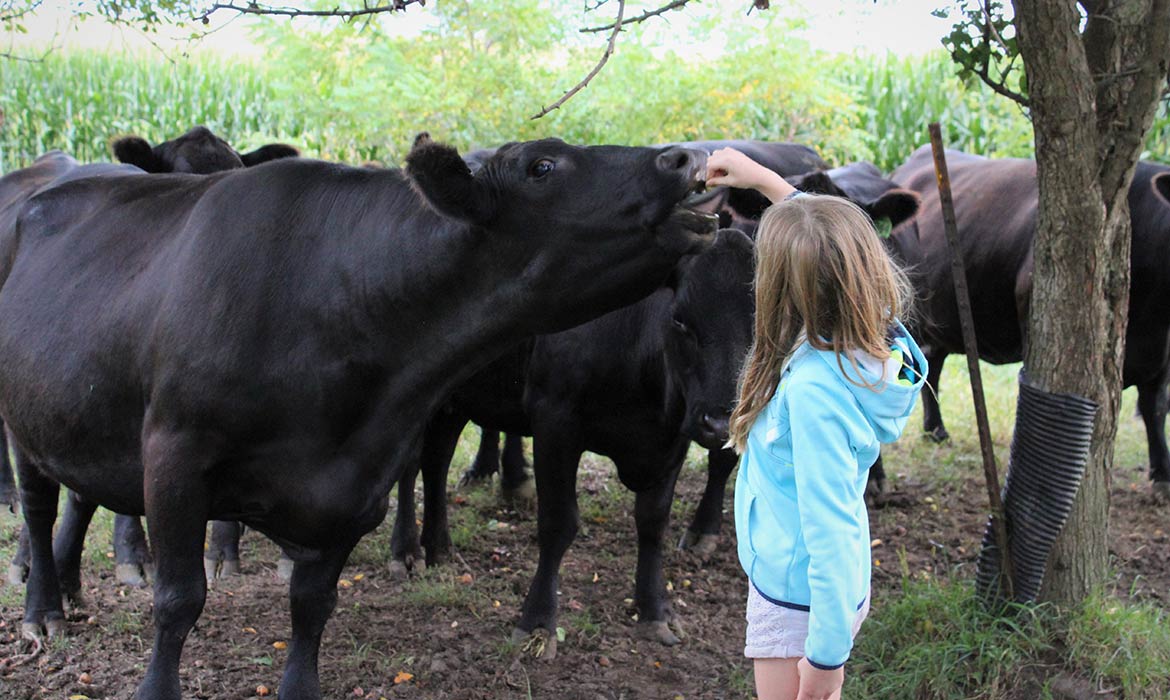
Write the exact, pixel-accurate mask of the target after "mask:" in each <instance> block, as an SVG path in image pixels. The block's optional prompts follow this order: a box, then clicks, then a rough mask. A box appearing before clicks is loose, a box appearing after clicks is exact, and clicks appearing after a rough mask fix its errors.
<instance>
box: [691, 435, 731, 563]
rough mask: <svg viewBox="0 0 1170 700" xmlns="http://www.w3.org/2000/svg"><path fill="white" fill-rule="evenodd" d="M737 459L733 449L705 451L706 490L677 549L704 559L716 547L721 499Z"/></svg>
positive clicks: (713, 551) (721, 515) (720, 522)
mask: <svg viewBox="0 0 1170 700" xmlns="http://www.w3.org/2000/svg"><path fill="white" fill-rule="evenodd" d="M738 461H739V456H738V455H737V454H735V451H734V450H727V449H723V450H708V451H707V487H706V488H705V489H704V490H703V497H702V499H700V500H699V507H698V508H696V509H695V517H694V519H693V520H691V526H690V527H689V528H687V530H686V532H684V533H683V538H682V541H680V542H679V545H678V546H679V549H689V550H691V551H693V552H696V553H697V554H699V556H701V557H703V558H706V557H709V556H711V555H712V554H714V553H715V550H716V549H717V548H718V547H719V529H720V527H721V526H722V524H723V499H724V497H725V496H726V493H727V480H728V479H729V478H731V472H732V471H733V470H734V469H735V465H736V463H737V462H738Z"/></svg>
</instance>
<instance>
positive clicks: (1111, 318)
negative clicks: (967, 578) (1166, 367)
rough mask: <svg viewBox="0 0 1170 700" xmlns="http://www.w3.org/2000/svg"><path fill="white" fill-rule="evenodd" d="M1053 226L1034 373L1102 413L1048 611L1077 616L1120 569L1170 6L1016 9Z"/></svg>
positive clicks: (1037, 300) (1135, 0)
mask: <svg viewBox="0 0 1170 700" xmlns="http://www.w3.org/2000/svg"><path fill="white" fill-rule="evenodd" d="M1012 4H1013V6H1014V7H1015V26H1016V31H1017V35H1018V38H1019V47H1020V53H1021V55H1022V57H1023V59H1024V66H1025V72H1026V76H1027V86H1028V92H1029V102H1030V107H1031V110H1032V125H1033V128H1034V132H1035V143H1036V166H1037V175H1038V179H1039V187H1040V212H1039V221H1038V226H1037V230H1036V240H1035V269H1034V272H1033V286H1032V299H1031V312H1030V325H1029V331H1028V343H1027V348H1026V349H1025V354H1024V363H1025V366H1026V367H1027V371H1028V374H1029V376H1030V377H1031V378H1032V380H1033V381H1034V382H1035V383H1036V384H1037V385H1038V386H1039V387H1040V388H1042V389H1044V390H1046V391H1050V392H1063V393H1073V394H1079V395H1081V396H1086V397H1088V398H1090V399H1093V400H1094V401H1096V402H1097V403H1098V404H1099V405H1100V411H1099V413H1098V416H1097V423H1096V425H1095V428H1094V434H1093V443H1092V447H1091V448H1090V454H1089V463H1088V465H1087V468H1086V472H1085V477H1084V481H1083V482H1082V484H1081V488H1080V492H1079V493H1078V495H1077V499H1076V503H1075V504H1074V506H1073V512H1072V514H1071V516H1070V518H1069V521H1068V524H1067V525H1066V526H1065V529H1064V531H1063V532H1062V533H1061V536H1060V538H1059V539H1058V541H1057V544H1056V547H1055V548H1054V550H1053V553H1052V555H1051V557H1050V558H1049V568H1048V576H1047V579H1046V581H1045V591H1044V593H1043V595H1044V597H1045V598H1046V599H1049V600H1055V601H1058V602H1066V603H1071V602H1077V601H1080V600H1082V599H1084V597H1085V596H1086V595H1087V594H1088V593H1089V592H1091V591H1092V590H1093V589H1094V588H1096V587H1098V586H1100V585H1101V584H1102V583H1103V582H1104V579H1105V574H1106V571H1107V566H1108V541H1107V537H1106V533H1107V527H1108V522H1109V473H1110V467H1111V466H1112V463H1113V441H1114V437H1115V436H1116V433H1117V413H1118V408H1119V405H1120V399H1121V385H1122V382H1121V367H1122V352H1123V343H1124V339H1125V323H1126V312H1127V304H1128V300H1129V256H1130V221H1129V206H1128V202H1127V199H1126V197H1127V193H1128V190H1129V185H1130V181H1131V180H1132V178H1133V171H1134V167H1135V165H1136V163H1137V160H1138V158H1139V157H1140V155H1141V149H1142V143H1143V141H1144V138H1145V135H1146V133H1147V132H1148V131H1149V128H1150V125H1151V123H1152V121H1153V117H1154V112H1155V108H1156V106H1157V101H1158V98H1159V96H1160V95H1161V94H1162V91H1163V90H1164V88H1165V84H1166V76H1167V68H1168V58H1170V0H1085V1H1083V2H1081V3H1080V5H1081V7H1083V8H1084V10H1085V12H1086V13H1087V15H1088V17H1087V20H1086V21H1085V24H1084V30H1083V32H1082V30H1081V21H1082V14H1081V12H1080V10H1079V9H1078V7H1077V2H1075V0H1013V3H1012Z"/></svg>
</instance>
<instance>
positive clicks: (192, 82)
mask: <svg viewBox="0 0 1170 700" xmlns="http://www.w3.org/2000/svg"><path fill="white" fill-rule="evenodd" d="M433 12H434V14H435V21H434V22H433V24H432V25H431V26H430V27H428V28H426V29H424V30H423V31H422V32H421V34H419V35H417V36H410V37H402V36H395V35H394V33H393V32H392V31H388V30H387V27H388V26H389V23H390V22H392V20H388V21H387V24H386V25H382V24H378V23H372V24H369V25H362V24H359V23H343V22H337V21H333V22H319V23H315V24H308V25H306V24H305V23H293V22H289V21H287V20H280V19H277V20H271V21H268V22H265V23H262V24H261V25H260V29H259V30H258V31H257V36H256V39H257V41H258V42H259V43H260V44H261V45H262V46H263V47H264V53H263V55H264V58H263V59H262V60H261V59H248V58H242V57H222V56H215V55H212V54H210V53H208V52H195V53H192V54H190V55H189V56H184V57H168V56H166V55H164V54H163V53H161V52H138V53H128V52H125V53H96V52H84V51H71V52H66V51H57V52H53V53H50V54H49V55H48V56H46V57H45V58H44V60H42V61H39V62H26V61H12V60H8V61H0V86H2V87H0V110H3V124H2V126H0V171H5V172H6V171H8V170H11V169H13V168H17V167H22V166H24V165H27V164H28V163H30V162H31V161H32V160H33V159H35V158H36V157H37V156H38V155H40V154H42V153H44V152H45V151H47V150H50V149H53V148H59V149H62V150H65V151H67V152H70V153H72V154H73V155H75V156H76V157H78V158H79V159H81V160H85V161H97V160H108V159H109V158H110V155H109V147H108V143H109V141H110V139H111V138H112V137H114V136H117V135H120V134H124V133H136V134H140V135H142V136H145V137H146V138H148V139H149V140H151V141H160V140H165V139H167V138H171V137H173V136H175V135H177V134H179V133H182V132H183V131H186V130H187V129H188V128H189V127H190V126H192V125H194V124H206V125H207V126H209V127H211V128H212V129H214V130H215V131H217V132H219V133H220V134H221V135H223V136H224V137H225V138H227V139H228V140H229V141H230V142H231V143H233V144H235V145H237V147H238V148H240V150H244V149H247V148H251V147H253V146H256V145H259V144H260V143H262V142H268V141H274V140H279V141H286V142H289V143H292V144H294V145H296V146H298V147H300V148H301V149H303V151H304V152H305V153H306V154H307V155H311V156H315V157H321V158H327V159H334V160H341V161H348V162H364V161H378V162H382V163H386V164H391V165H393V164H397V163H399V162H400V161H401V158H402V157H403V156H404V155H405V151H406V149H407V148H408V147H409V144H410V142H411V140H412V138H413V136H414V134H415V133H416V132H418V131H422V130H428V131H431V132H432V133H433V134H435V135H436V136H437V137H439V138H442V139H444V140H447V141H450V142H452V143H454V144H456V145H457V146H459V147H461V148H473V147H484V146H491V145H498V144H501V143H504V142H507V141H511V140H523V139H529V138H539V137H544V136H558V137H560V138H563V139H565V140H567V141H570V142H577V143H620V144H653V143H663V142H669V141H680V140H690V139H711V138H760V139H769V140H790V141H798V142H802V143H807V144H811V145H814V146H816V147H817V148H818V149H819V150H820V151H821V153H822V155H824V156H825V158H826V159H827V160H829V161H830V162H833V163H844V162H849V161H854V160H869V161H872V162H874V163H876V164H877V165H878V166H879V167H881V168H883V169H885V170H891V169H893V168H894V167H896V166H897V165H898V164H899V163H901V162H902V161H903V160H904V159H905V158H906V157H907V156H908V155H909V154H910V152H911V151H913V150H914V148H915V147H917V146H918V145H920V144H921V143H923V142H924V140H925V134H926V125H927V124H928V123H929V122H930V121H933V120H938V121H940V122H942V123H943V124H944V125H945V127H946V129H947V134H946V138H947V142H948V143H949V144H950V145H951V146H953V147H955V148H960V149H963V150H967V151H972V152H976V153H981V154H984V155H989V156H1028V155H1030V154H1031V148H1032V137H1031V127H1030V124H1029V122H1028V120H1027V117H1026V115H1025V114H1023V113H1022V112H1021V111H1020V110H1019V108H1017V107H1016V106H1015V105H1014V104H1012V103H1010V102H1008V101H1007V100H1005V99H1003V98H1001V97H999V96H997V95H995V94H994V93H992V92H991V91H990V90H989V89H987V88H986V87H985V86H983V85H982V84H981V83H978V82H977V81H963V80H961V79H959V78H958V77H956V75H955V73H956V69H955V67H954V64H953V63H952V61H951V60H950V57H949V56H947V55H946V54H945V53H944V52H943V51H942V50H941V49H940V50H939V51H938V52H936V53H932V54H928V55H925V56H915V57H897V56H893V55H890V56H885V57H874V56H868V55H839V54H825V53H820V52H817V51H814V50H812V49H811V48H810V47H809V46H808V44H807V42H805V41H803V40H801V39H800V38H799V36H798V35H799V31H798V30H799V29H800V21H799V20H798V19H791V18H790V17H789V15H788V14H786V13H782V12H769V13H767V19H766V21H765V22H764V24H763V29H762V30H761V28H760V27H759V26H749V25H748V23H731V24H732V25H733V27H732V28H731V29H728V28H726V26H725V25H727V24H729V23H726V22H717V21H716V15H715V10H709V11H706V12H708V14H706V15H704V14H703V12H699V13H698V14H697V16H696V17H694V18H692V20H691V21H688V22H687V23H685V26H682V23H680V27H679V28H678V29H677V32H680V33H684V34H685V35H683V36H677V35H676V36H673V37H671V39H670V40H668V41H667V42H665V43H664V42H663V41H661V39H662V37H661V34H662V33H663V32H664V31H665V32H670V31H676V30H675V29H674V28H672V27H669V26H668V27H666V28H665V29H664V28H663V26H662V25H658V26H651V25H647V26H639V27H636V28H634V29H631V30H630V31H629V32H627V33H623V36H622V37H621V41H620V42H619V44H618V53H617V54H616V55H615V56H614V58H613V59H612V60H611V61H610V64H609V65H608V66H607V67H606V69H605V70H604V71H602V73H601V74H600V76H598V78H597V79H596V80H595V81H594V82H593V83H592V84H591V85H589V86H588V87H587V88H586V89H585V90H584V91H583V92H582V93H580V94H578V95H577V96H576V97H575V98H574V99H572V100H570V101H569V103H568V104H567V105H565V106H564V107H563V108H561V109H560V110H557V111H556V112H554V113H553V114H551V115H549V116H547V117H545V118H543V119H540V120H536V121H533V120H531V119H529V117H530V116H531V115H532V114H534V113H535V112H536V111H538V109H539V108H540V107H541V106H542V105H544V104H548V103H550V102H552V101H553V100H554V99H556V97H558V96H559V95H560V93H561V91H562V90H564V89H567V88H568V87H569V86H571V85H573V84H574V83H575V82H576V81H577V80H578V79H579V78H580V77H581V76H583V75H584V74H585V73H586V72H587V71H588V70H589V68H590V67H591V66H592V65H593V63H594V62H595V61H596V59H597V56H598V54H599V50H600V47H601V45H602V42H603V41H604V37H603V36H602V35H600V34H581V33H580V32H578V31H577V30H578V28H579V27H580V24H581V15H580V12H579V8H577V6H576V5H575V4H573V3H559V4H553V3H549V2H544V1H542V0H512V1H511V2H508V3H483V2H474V1H473V0H446V1H445V2H442V3H438V4H437V6H436V7H435V8H434V10H433ZM757 25H758V23H757ZM655 33H656V34H655ZM649 34H655V35H654V36H650V35H649ZM712 45H721V46H723V47H725V48H724V50H723V51H722V52H717V53H715V54H714V55H713V56H712V57H706V56H703V55H697V54H696V51H695V50H694V48H693V47H695V46H699V47H707V46H712ZM663 46H665V47H667V48H663ZM671 47H673V48H671ZM698 53H700V54H701V53H703V51H700V52H698ZM1167 135H1170V116H1168V115H1167V114H1166V112H1165V110H1163V112H1162V115H1161V118H1160V119H1159V123H1158V124H1157V125H1156V126H1155V129H1154V133H1153V135H1152V136H1151V139H1150V155H1151V156H1152V157H1154V158H1161V159H1163V160H1168V159H1170V153H1168V152H1167V151H1168V149H1170V143H1168V139H1167V138H1166V136H1167Z"/></svg>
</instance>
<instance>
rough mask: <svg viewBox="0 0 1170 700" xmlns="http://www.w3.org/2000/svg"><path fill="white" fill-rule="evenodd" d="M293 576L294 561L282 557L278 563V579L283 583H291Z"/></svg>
mask: <svg viewBox="0 0 1170 700" xmlns="http://www.w3.org/2000/svg"><path fill="white" fill-rule="evenodd" d="M292 575H293V560H292V559H287V558H285V557H281V558H280V560H279V561H277V562H276V578H278V579H280V580H281V581H291V580H292Z"/></svg>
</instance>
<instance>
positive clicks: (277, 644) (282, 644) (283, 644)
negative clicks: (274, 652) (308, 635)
mask: <svg viewBox="0 0 1170 700" xmlns="http://www.w3.org/2000/svg"><path fill="white" fill-rule="evenodd" d="M272 648H273V649H279V650H281V651H283V650H285V649H288V643H287V642H273V643H272Z"/></svg>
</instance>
